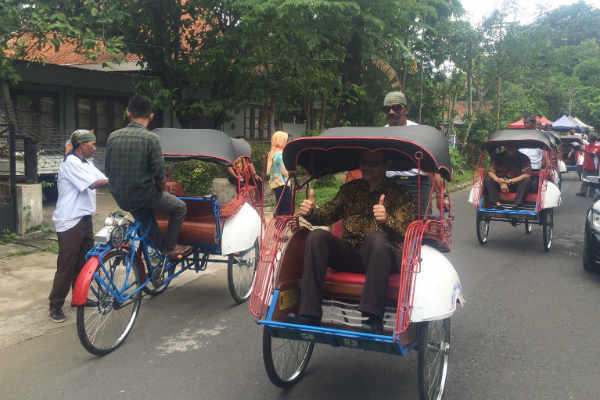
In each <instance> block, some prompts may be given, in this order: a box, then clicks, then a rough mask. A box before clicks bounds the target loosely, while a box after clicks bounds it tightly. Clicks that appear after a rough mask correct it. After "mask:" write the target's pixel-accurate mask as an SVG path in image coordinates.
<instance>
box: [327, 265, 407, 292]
mask: <svg viewBox="0 0 600 400" xmlns="http://www.w3.org/2000/svg"><path fill="white" fill-rule="evenodd" d="M325 281H326V282H332V283H342V284H344V283H345V284H349V285H361V286H362V285H364V284H365V275H364V274H356V273H353V272H338V271H336V270H334V269H333V268H327V274H326V275H325ZM388 287H392V288H396V289H398V288H399V287H400V274H399V273H398V274H392V275H390V278H389V280H388Z"/></svg>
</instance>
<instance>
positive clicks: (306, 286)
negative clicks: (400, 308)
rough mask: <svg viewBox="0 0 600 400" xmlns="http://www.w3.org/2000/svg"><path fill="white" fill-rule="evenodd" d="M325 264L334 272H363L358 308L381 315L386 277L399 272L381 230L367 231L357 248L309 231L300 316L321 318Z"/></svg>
mask: <svg viewBox="0 0 600 400" xmlns="http://www.w3.org/2000/svg"><path fill="white" fill-rule="evenodd" d="M327 267H331V268H333V269H335V270H336V271H343V272H354V273H366V280H365V285H364V288H363V294H362V297H361V300H360V306H359V309H360V311H362V312H365V313H369V314H373V315H376V316H380V317H382V316H383V313H384V309H385V293H386V289H387V285H388V278H389V276H390V274H391V273H392V272H398V271H399V268H398V263H397V262H396V253H395V251H394V248H393V246H392V244H391V242H390V241H389V239H388V237H387V235H386V234H385V233H383V232H374V233H372V234H370V235H369V236H368V237H367V239H366V240H365V242H364V243H363V245H362V246H361V247H360V248H355V247H353V246H351V245H350V244H349V243H348V242H346V241H344V240H342V239H340V238H338V237H336V236H334V235H333V234H331V233H330V232H328V231H325V230H322V229H317V230H314V231H312V232H310V233H309V234H308V237H307V238H306V245H305V248H304V272H303V274H302V281H301V284H300V309H299V311H298V313H299V314H300V315H307V316H311V317H316V318H321V313H322V310H321V289H322V288H323V284H324V282H325V275H326V273H327Z"/></svg>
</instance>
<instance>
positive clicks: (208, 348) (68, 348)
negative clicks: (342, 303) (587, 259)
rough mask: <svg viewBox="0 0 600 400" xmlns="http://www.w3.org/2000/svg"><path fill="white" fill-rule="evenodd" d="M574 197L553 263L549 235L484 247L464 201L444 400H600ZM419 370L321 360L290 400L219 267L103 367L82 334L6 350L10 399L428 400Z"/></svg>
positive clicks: (3, 359)
mask: <svg viewBox="0 0 600 400" xmlns="http://www.w3.org/2000/svg"><path fill="white" fill-rule="evenodd" d="M571 175H572V174H571ZM570 179H574V177H570ZM576 189H577V187H576V182H575V181H574V180H569V181H567V182H566V184H565V186H564V192H565V193H566V194H565V195H564V197H565V199H564V203H563V206H562V207H561V209H560V212H559V213H558V214H557V215H556V227H555V240H554V245H553V248H552V250H551V251H550V253H544V251H543V248H542V239H541V231H540V228H539V227H537V226H536V227H535V228H534V231H533V232H532V233H531V235H525V233H524V229H523V226H519V227H518V228H512V227H511V226H510V225H509V224H499V223H497V224H495V225H492V227H491V230H490V240H489V244H488V245H487V246H485V247H481V246H480V245H479V244H478V242H477V239H476V237H475V231H474V210H473V209H471V208H469V206H468V205H467V204H466V192H464V191H463V192H460V193H457V194H455V195H453V204H454V207H455V213H456V221H455V225H454V236H453V240H454V245H453V251H452V253H450V255H449V257H450V258H451V260H452V262H453V263H454V265H455V267H456V269H457V271H458V273H459V275H460V276H461V279H462V283H463V287H464V290H465V296H466V299H467V304H466V305H465V307H464V309H463V310H462V311H459V312H458V313H457V315H456V317H455V318H454V319H453V335H454V336H453V339H454V343H453V346H454V347H453V352H452V354H451V364H450V373H449V378H448V385H447V392H446V396H445V397H444V398H445V399H460V400H464V399H477V400H481V399H561V400H562V399H597V398H598V396H599V395H598V393H600V379H598V378H599V377H600V372H598V367H597V365H598V355H599V351H598V346H597V337H598V335H597V332H598V326H600V323H599V322H598V321H600V308H599V307H598V306H597V304H599V303H600V277H598V276H594V275H590V274H587V273H584V272H583V269H582V267H581V255H580V251H581V248H582V241H583V233H582V232H583V222H584V210H585V209H586V208H587V206H588V204H589V203H590V201H589V199H581V198H578V197H576V196H574V193H575V191H576ZM190 274H191V272H190ZM416 364H417V362H416V353H412V354H410V355H409V356H407V357H405V358H400V357H393V356H388V355H381V354H374V353H367V352H363V351H360V350H348V349H334V348H330V347H326V346H318V347H317V348H316V349H315V353H314V355H313V358H312V360H311V364H310V365H309V368H308V370H307V374H306V376H305V378H304V379H303V380H302V381H301V382H300V384H299V385H297V386H296V387H294V388H292V389H291V390H288V391H282V390H280V389H278V388H276V387H274V386H272V385H271V384H270V382H269V380H268V378H267V376H266V374H265V372H264V368H263V364H262V355H261V330H260V329H259V328H258V327H257V326H256V324H255V323H254V322H253V320H252V319H251V318H250V316H249V313H248V309H247V307H246V306H245V305H244V306H233V301H232V300H231V299H230V297H229V294H228V292H227V287H226V275H225V271H224V269H223V267H222V266H211V267H209V270H208V273H204V274H202V275H200V276H199V277H198V279H195V280H193V281H190V282H188V283H187V284H186V285H184V286H180V287H178V288H176V289H174V290H170V291H167V292H166V293H165V294H163V295H161V296H159V297H157V298H155V299H151V300H149V301H146V302H145V303H144V304H143V306H142V310H141V315H140V316H139V318H138V321H137V324H136V326H135V329H134V331H133V333H132V335H131V336H130V337H129V339H128V340H127V342H126V343H125V345H124V346H123V347H121V348H120V349H119V350H117V351H116V352H115V353H113V354H110V355H108V356H106V357H104V358H101V359H98V358H95V357H92V356H90V355H89V354H88V353H87V352H85V351H84V350H83V348H82V347H81V346H80V344H79V341H78V339H77V335H76V332H75V329H74V326H73V325H66V326H65V327H64V328H62V329H58V330H54V331H51V333H50V334H45V335H43V336H40V337H37V338H34V339H31V340H28V341H26V342H22V343H19V344H16V345H12V346H10V347H7V348H4V349H2V350H0V376H1V377H2V378H1V379H0V398H1V399H2V400H11V399H75V398H87V399H107V398H111V399H130V398H133V397H137V398H143V399H165V398H169V399H244V400H251V399H315V398H323V399H388V398H395V399H416V398H418V396H417V387H416Z"/></svg>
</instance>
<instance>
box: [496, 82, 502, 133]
mask: <svg viewBox="0 0 600 400" xmlns="http://www.w3.org/2000/svg"><path fill="white" fill-rule="evenodd" d="M501 97H502V77H501V76H498V88H497V90H496V129H500V98H501Z"/></svg>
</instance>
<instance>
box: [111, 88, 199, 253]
mask: <svg viewBox="0 0 600 400" xmlns="http://www.w3.org/2000/svg"><path fill="white" fill-rule="evenodd" d="M127 117H128V118H129V121H130V122H129V125H127V126H126V127H125V128H122V129H119V130H117V131H114V132H113V133H111V135H110V136H109V138H108V140H107V142H106V153H105V166H104V168H105V172H106V175H107V176H108V177H109V179H110V191H111V193H112V194H113V196H114V198H115V200H116V201H117V204H118V205H119V207H121V208H122V209H124V210H127V211H130V212H131V214H132V215H133V216H134V217H135V218H136V220H138V221H141V222H142V224H144V225H145V226H147V225H148V224H150V225H151V233H150V237H151V239H152V241H153V243H154V245H155V246H157V247H158V248H159V249H164V250H165V251H166V256H167V257H170V258H176V257H177V256H179V255H184V254H186V253H189V252H190V250H191V247H190V246H180V245H177V238H178V237H179V232H180V231H181V225H182V223H183V219H184V218H185V215H186V213H187V207H186V205H185V203H184V202H183V201H182V200H180V199H178V198H177V197H175V196H173V195H172V194H170V193H168V192H167V191H166V190H165V182H166V171H165V161H164V159H163V153H162V149H161V147H160V141H159V139H158V136H157V135H156V134H155V133H153V132H150V131H148V130H147V129H146V128H147V126H148V124H149V123H150V121H152V119H153V118H154V114H153V113H152V104H151V103H150V100H149V99H148V98H147V97H145V96H140V95H135V96H133V97H132V98H131V99H130V100H129V104H128V105H127ZM154 210H157V211H159V212H161V213H163V214H168V215H169V227H168V229H167V235H166V238H165V242H164V245H163V243H162V236H161V233H160V229H159V228H158V225H157V224H156V220H155V218H154Z"/></svg>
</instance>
